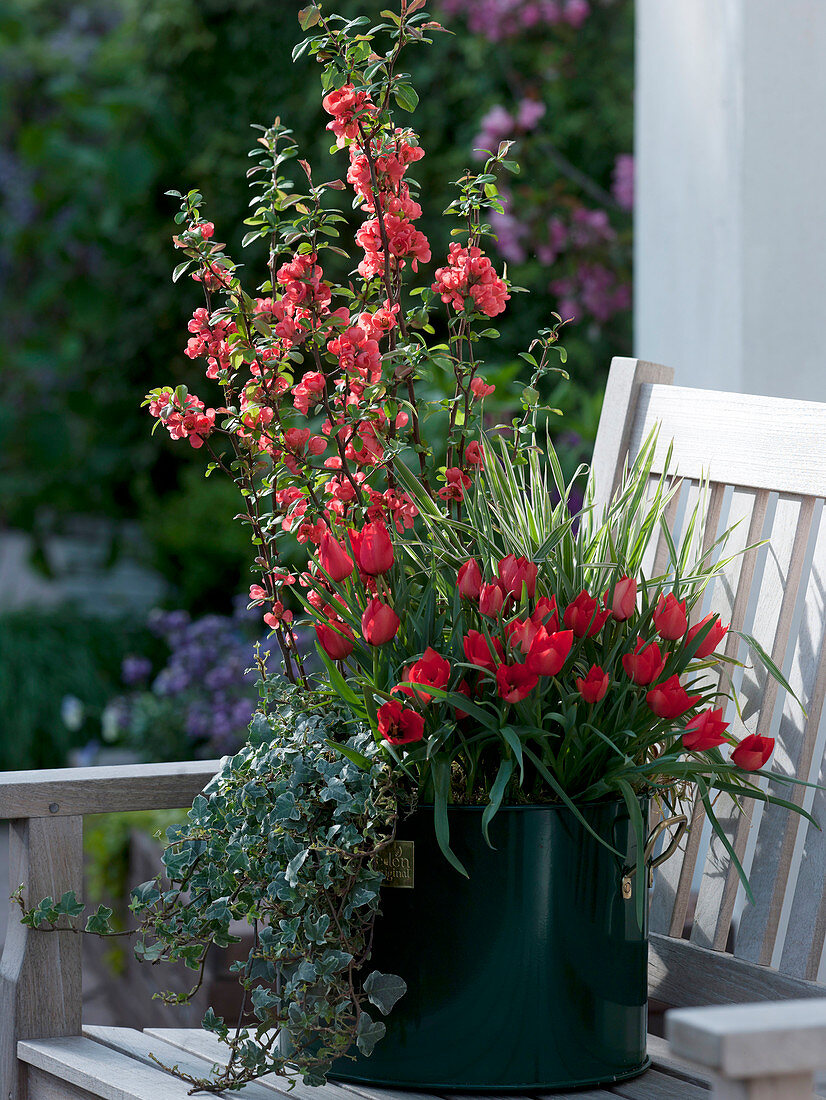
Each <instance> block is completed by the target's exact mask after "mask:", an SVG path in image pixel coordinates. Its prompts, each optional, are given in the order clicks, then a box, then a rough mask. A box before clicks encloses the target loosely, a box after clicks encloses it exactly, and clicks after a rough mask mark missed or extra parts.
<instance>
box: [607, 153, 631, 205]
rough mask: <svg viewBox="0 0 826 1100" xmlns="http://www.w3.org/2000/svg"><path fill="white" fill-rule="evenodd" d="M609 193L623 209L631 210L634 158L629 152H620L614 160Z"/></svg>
mask: <svg viewBox="0 0 826 1100" xmlns="http://www.w3.org/2000/svg"><path fill="white" fill-rule="evenodd" d="M611 193H612V195H613V196H614V198H615V199H616V201H617V204H618V205H619V206H621V207H622V209H623V210H631V208H632V207H633V205H634V158H633V157H632V156H631V154H630V153H620V155H619V156H618V157H617V159H616V161H615V162H614V181H613V183H612V185H611Z"/></svg>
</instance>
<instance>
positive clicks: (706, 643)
mask: <svg viewBox="0 0 826 1100" xmlns="http://www.w3.org/2000/svg"><path fill="white" fill-rule="evenodd" d="M712 619H714V620H715V622H714V626H712V628H711V630H709V632H708V634H706V636H705V638H703V640H702V641H701V642H700V645H699V646H698V648H697V652H696V653H695V654H694V656H695V657H699V658H701V659H702V658H703V657H710V656H711V654H712V653H713V652H714V650H715V649H717V647H718V646H719V645H720V642H722V640H723V638H724V637H725V635H726V632H727V631H728V627H727V626H723V624H722V623H721V622H720V617H719V615H706V617H705V618H704V619H703V620H702V621H701V622H699V623H697V625H696V626H692V627H691V629H690V630H689V632H688V634H687V635H686V639H685V640H686V643H688V642H691V641H693V640H694V638H695V637H696V636H697V635H698V634H699V633H700V631H701V630H702V629H703V627H705V626H708V624H709V622H711V620H712Z"/></svg>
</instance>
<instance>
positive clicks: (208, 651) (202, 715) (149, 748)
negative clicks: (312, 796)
mask: <svg viewBox="0 0 826 1100" xmlns="http://www.w3.org/2000/svg"><path fill="white" fill-rule="evenodd" d="M246 603H247V600H246V598H245V597H243V596H242V597H240V598H239V600H237V601H235V604H234V606H235V612H234V614H233V616H232V617H231V618H230V617H229V616H225V615H204V616H203V617H202V618H200V619H194V620H193V619H192V618H191V617H190V616H189V615H188V614H187V613H186V612H185V611H154V612H152V614H151V615H150V619H149V625H150V627H151V629H152V631H153V633H154V634H155V635H157V636H158V637H159V638H161V639H163V641H164V642H165V643H166V645H167V647H168V650H169V655H168V657H167V659H166V663H165V664H164V666H163V667H162V668H160V669H157V670H155V675H154V679H152V673H153V668H152V664H151V662H149V661H148V660H147V659H146V658H144V657H134V656H133V657H128V658H127V659H126V660H125V661H124V663H123V681H124V684H125V685H127V686H129V687H133V688H134V687H136V686H137V688H138V690H135V691H133V692H132V693H131V694H128V695H124V696H122V697H120V698H119V699H116V700H114V701H113V703H111V704H110V705H109V707H108V708H107V710H108V712H109V713H110V717H111V718H112V721H113V722H115V723H116V725H117V728H118V730H119V731H120V732H121V734H125V735H126V737H127V739H128V740H129V741H130V742H131V743H132V744H133V745H134V747H136V748H137V749H138V750H139V751H141V752H142V753H143V754H144V755H146V756H148V758H149V759H156V760H157V759H178V758H180V757H181V755H182V754H183V755H187V754H189V755H192V754H194V755H196V756H212V755H216V754H217V755H222V754H225V753H231V752H235V751H237V749H238V748H239V746H240V745H242V744H243V742H244V741H245V740H246V736H247V727H248V726H249V723H250V719H251V717H252V713H253V711H254V709H255V706H256V703H257V699H258V696H257V692H256V688H255V684H256V681H257V679H258V670H257V668H254V667H252V666H254V663H255V662H254V652H253V642H254V640H255V635H256V634H257V631H258V629H260V620H259V617H258V614H257V613H254V615H253V616H252V622H251V621H250V620H251V617H250V615H249V614H248V612H247V610H246ZM313 638H314V635H313ZM260 640H261V641H262V642H263V643H264V650H265V651H266V649H267V646H266V640H265V639H260ZM299 645H300V647H301V649H302V652H305V653H306V652H312V649H313V645H312V640H311V638H310V637H309V635H307V634H306V632H305V633H304V635H303V636H302V639H301V641H300V642H299ZM147 685H148V686H147Z"/></svg>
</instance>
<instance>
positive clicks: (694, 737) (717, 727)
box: [683, 707, 729, 752]
mask: <svg viewBox="0 0 826 1100" xmlns="http://www.w3.org/2000/svg"><path fill="white" fill-rule="evenodd" d="M728 727H729V724H728V722H724V721H723V708H722V707H717V709H716V710H704V711H701V712H700V713H699V714H698V715H697V717H696V718H692V719H691V721H690V722H689V723H688V724H687V725H686V727H685V733H684V734H683V748H686V749H690V750H691V751H692V752H705V750H706V749H716V748H717V746H718V745H722V743H723V742H724V741H725V737H724V736H723V734H724V733H725V732H726V730H727V729H728Z"/></svg>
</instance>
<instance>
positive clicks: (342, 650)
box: [315, 620, 353, 661]
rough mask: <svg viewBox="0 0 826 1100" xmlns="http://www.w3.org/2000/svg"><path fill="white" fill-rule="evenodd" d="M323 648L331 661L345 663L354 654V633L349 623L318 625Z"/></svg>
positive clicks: (316, 626) (317, 631) (334, 622)
mask: <svg viewBox="0 0 826 1100" xmlns="http://www.w3.org/2000/svg"><path fill="white" fill-rule="evenodd" d="M315 632H316V634H317V635H318V640H319V643H320V644H321V648H322V649H323V650H324V652H325V653H326V654H327V656H328V657H329V658H330V660H331V661H343V660H344V658H345V657H349V656H350V654H351V653H352V652H353V632H352V630H351V629H350V627H349V626H348V625H347V623H342V622H338V621H337V620H333V621H332V622H330V623H316V624H315Z"/></svg>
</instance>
